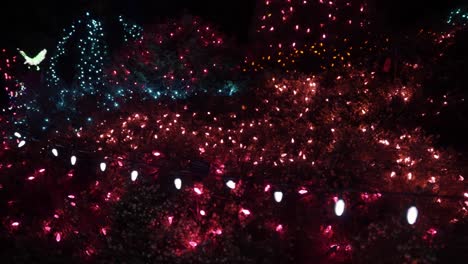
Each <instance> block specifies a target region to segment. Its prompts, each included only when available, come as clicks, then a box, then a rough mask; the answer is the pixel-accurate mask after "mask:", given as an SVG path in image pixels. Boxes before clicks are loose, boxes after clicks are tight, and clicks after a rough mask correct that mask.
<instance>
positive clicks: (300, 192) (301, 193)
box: [299, 189, 309, 195]
mask: <svg viewBox="0 0 468 264" xmlns="http://www.w3.org/2000/svg"><path fill="white" fill-rule="evenodd" d="M308 192H309V191H307V190H306V189H300V190H299V194H300V195H303V194H306V193H308Z"/></svg>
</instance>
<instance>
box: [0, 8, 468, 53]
mask: <svg viewBox="0 0 468 264" xmlns="http://www.w3.org/2000/svg"><path fill="white" fill-rule="evenodd" d="M257 1H258V0H153V1H143V0H60V1H59V0H42V1H30V0H15V1H2V4H1V5H0V31H1V32H2V34H1V37H0V48H9V49H11V48H18V47H21V48H23V49H27V50H30V49H33V50H35V49H41V47H53V46H55V42H56V39H57V38H58V36H59V35H60V32H61V30H62V29H63V28H65V27H68V26H69V25H70V24H71V22H72V21H73V20H74V19H75V18H77V17H78V16H79V15H81V14H83V13H84V12H85V11H88V10H90V11H92V12H93V14H99V15H101V16H103V17H109V18H110V17H115V16H116V15H120V14H122V15H124V16H126V17H128V18H129V19H132V20H134V21H136V22H138V23H141V24H148V23H154V22H158V21H160V20H161V19H164V18H167V17H169V18H170V17H177V16H178V15H180V14H183V13H184V12H186V13H190V14H193V15H197V16H201V17H202V18H204V19H206V20H208V22H211V23H213V24H215V25H218V26H219V28H220V29H221V30H222V31H224V32H225V33H227V34H231V33H232V34H234V35H235V36H236V37H237V38H238V39H239V40H240V41H246V40H248V36H249V30H248V29H249V25H250V24H251V22H252V20H253V14H254V10H255V6H256V3H257ZM261 1H263V0H261ZM368 2H373V3H370V4H371V5H372V6H373V7H374V9H375V14H376V17H374V20H375V21H376V23H377V25H378V26H379V28H380V29H382V30H384V31H389V32H399V31H401V30H404V29H409V28H413V27H416V26H419V25H422V24H428V23H429V24H430V23H436V22H438V21H440V20H441V19H443V18H445V17H446V15H447V13H448V11H449V10H450V9H452V8H454V7H457V6H459V5H460V4H462V3H463V2H466V1H463V0H453V1H446V0H439V1H437V0H431V1H428V0H370V1H368ZM33 50H32V51H33ZM32 51H31V52H32Z"/></svg>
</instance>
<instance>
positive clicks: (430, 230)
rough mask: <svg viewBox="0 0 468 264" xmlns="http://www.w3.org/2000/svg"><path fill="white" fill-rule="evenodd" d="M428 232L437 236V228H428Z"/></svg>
mask: <svg viewBox="0 0 468 264" xmlns="http://www.w3.org/2000/svg"><path fill="white" fill-rule="evenodd" d="M427 233H428V234H430V235H433V236H435V235H436V234H437V230H436V229H435V228H431V229H429V230H427Z"/></svg>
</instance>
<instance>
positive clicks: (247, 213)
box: [241, 209, 250, 215]
mask: <svg viewBox="0 0 468 264" xmlns="http://www.w3.org/2000/svg"><path fill="white" fill-rule="evenodd" d="M241 212H242V213H243V214H244V215H250V211H249V210H247V209H242V210H241Z"/></svg>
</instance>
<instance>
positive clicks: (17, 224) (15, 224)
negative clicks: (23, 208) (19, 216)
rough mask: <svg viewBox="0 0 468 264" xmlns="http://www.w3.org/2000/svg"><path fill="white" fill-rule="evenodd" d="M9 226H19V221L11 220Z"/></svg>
mask: <svg viewBox="0 0 468 264" xmlns="http://www.w3.org/2000/svg"><path fill="white" fill-rule="evenodd" d="M11 226H19V222H13V223H11Z"/></svg>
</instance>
